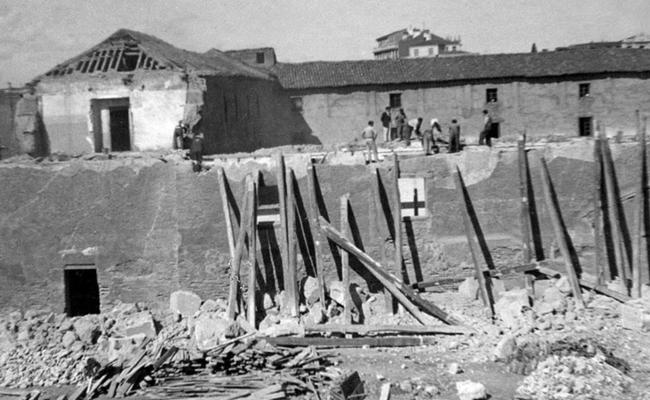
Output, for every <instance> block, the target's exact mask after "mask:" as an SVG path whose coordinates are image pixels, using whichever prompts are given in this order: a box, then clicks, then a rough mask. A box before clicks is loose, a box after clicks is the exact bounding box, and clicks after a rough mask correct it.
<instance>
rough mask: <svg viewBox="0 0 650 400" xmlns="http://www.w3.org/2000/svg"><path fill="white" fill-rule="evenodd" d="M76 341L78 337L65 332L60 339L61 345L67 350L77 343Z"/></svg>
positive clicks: (72, 333) (70, 332)
mask: <svg viewBox="0 0 650 400" xmlns="http://www.w3.org/2000/svg"><path fill="white" fill-rule="evenodd" d="M77 339H78V337H77V335H76V334H75V333H74V332H72V331H67V332H66V333H65V334H64V335H63V338H62V339H61V344H62V345H63V347H64V348H66V349H69V348H70V346H72V344H73V343H74V342H76V341H77Z"/></svg>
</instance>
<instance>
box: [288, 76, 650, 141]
mask: <svg viewBox="0 0 650 400" xmlns="http://www.w3.org/2000/svg"><path fill="white" fill-rule="evenodd" d="M581 83H589V84H590V95H589V96H586V97H583V98H580V97H579V95H578V94H579V93H578V87H579V84H581ZM486 89H497V95H498V101H497V102H495V103H486ZM393 93H400V94H401V108H404V110H405V112H406V115H407V117H408V118H409V119H410V118H417V117H423V118H424V121H425V124H428V121H430V120H431V118H438V120H439V121H440V122H441V124H442V126H443V133H444V134H445V135H446V134H447V127H448V126H449V124H450V123H451V120H452V119H457V120H458V122H459V123H460V125H461V133H462V137H463V138H464V139H465V140H466V141H467V142H468V143H476V142H478V134H479V132H480V131H481V129H482V126H483V114H482V111H483V110H484V109H488V110H490V112H491V115H492V117H493V119H494V122H498V123H499V124H500V132H501V137H502V138H509V139H511V140H512V139H515V138H517V136H518V135H519V134H521V132H523V131H524V130H526V132H527V135H528V136H529V137H531V138H534V137H539V138H543V137H547V136H551V135H560V136H566V137H575V136H578V134H579V128H578V118H580V117H593V118H594V119H595V120H596V119H597V120H599V121H601V122H602V123H603V126H605V127H606V129H607V133H608V135H609V136H614V135H616V134H617V133H618V131H622V132H623V134H625V135H632V134H635V133H636V122H635V118H634V111H635V110H637V109H639V110H641V112H642V113H645V114H648V113H650V106H649V105H648V104H650V101H649V100H650V80H648V79H647V77H639V78H631V77H607V78H598V79H595V78H591V79H590V78H588V77H584V80H581V79H577V78H575V79H574V78H571V79H567V80H552V79H548V80H536V81H511V82H494V83H489V82H476V83H472V84H465V85H460V84H458V85H440V86H436V85H432V84H419V85H413V84H408V85H406V84H405V85H392V86H382V87H356V88H350V89H327V88H325V89H313V90H309V91H305V92H301V91H293V92H292V94H294V95H296V96H302V104H303V116H304V118H305V121H306V122H307V124H308V125H309V127H310V128H311V130H312V131H313V132H314V135H315V136H317V137H318V138H319V139H320V140H321V141H322V142H323V144H326V145H331V144H337V143H347V142H350V141H352V140H354V139H358V138H359V137H360V135H361V130H362V129H363V127H364V126H366V124H367V122H368V120H374V121H375V126H377V127H380V126H381V124H380V121H379V117H380V115H381V113H382V112H383V111H384V109H385V108H386V107H387V106H388V105H389V96H390V94H393ZM396 111H397V109H395V110H394V112H396Z"/></svg>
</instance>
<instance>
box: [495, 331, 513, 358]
mask: <svg viewBox="0 0 650 400" xmlns="http://www.w3.org/2000/svg"><path fill="white" fill-rule="evenodd" d="M516 351H517V341H516V340H515V337H514V336H512V335H506V336H504V337H503V338H501V340H499V343H497V346H496V348H495V349H494V357H495V359H496V360H497V361H506V360H508V359H510V357H512V356H513V355H514V354H515V352H516Z"/></svg>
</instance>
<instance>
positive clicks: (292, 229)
mask: <svg viewBox="0 0 650 400" xmlns="http://www.w3.org/2000/svg"><path fill="white" fill-rule="evenodd" d="M294 179H295V178H294V174H293V170H292V169H291V168H287V180H286V183H287V202H286V206H287V265H286V266H287V267H286V269H285V274H284V276H285V280H286V284H287V286H286V287H285V290H286V292H287V298H288V299H289V312H290V313H291V316H293V317H297V316H298V315H300V313H299V312H298V311H299V310H298V305H299V303H300V297H299V293H298V280H297V277H296V255H297V254H296V253H297V248H296V204H295V198H294V187H293V181H294Z"/></svg>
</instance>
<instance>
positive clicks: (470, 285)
mask: <svg viewBox="0 0 650 400" xmlns="http://www.w3.org/2000/svg"><path fill="white" fill-rule="evenodd" d="M478 290H479V284H478V279H476V278H474V277H469V278H467V279H465V280H464V281H463V283H461V284H460V285H459V286H458V294H460V295H461V296H463V297H464V298H466V299H469V300H476V299H477V298H478Z"/></svg>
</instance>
